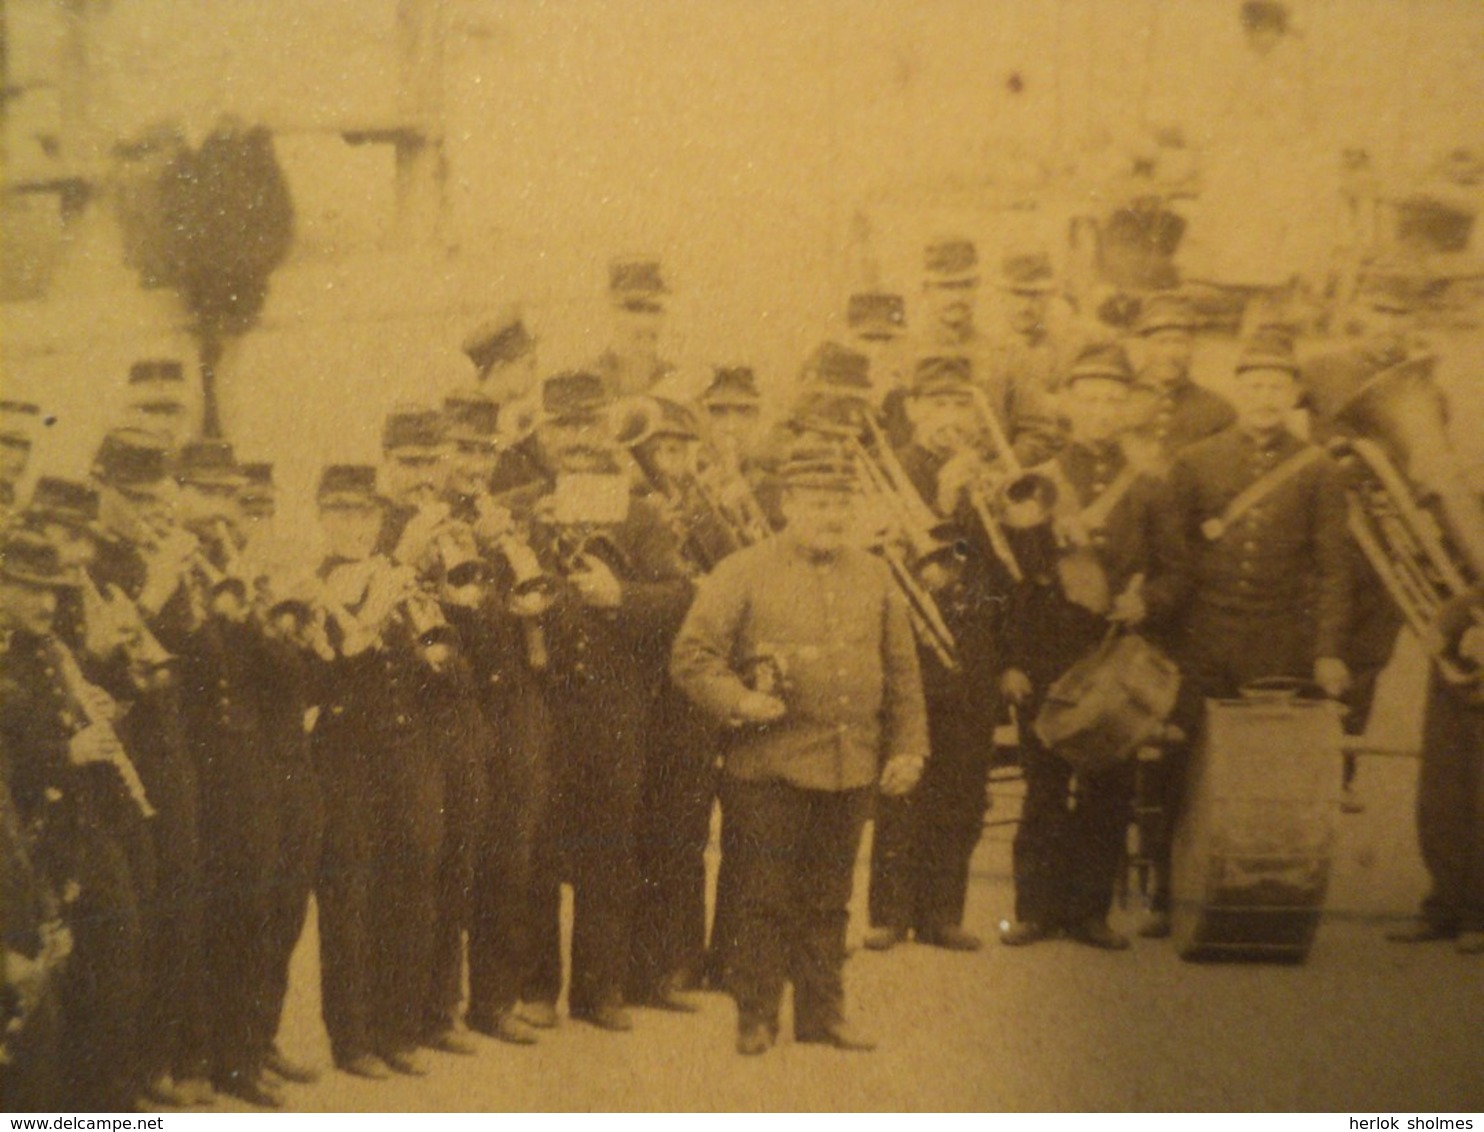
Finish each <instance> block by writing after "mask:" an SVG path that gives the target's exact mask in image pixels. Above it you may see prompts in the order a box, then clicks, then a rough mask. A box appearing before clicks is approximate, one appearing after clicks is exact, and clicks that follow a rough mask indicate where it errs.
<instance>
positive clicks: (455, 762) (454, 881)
mask: <svg viewBox="0 0 1484 1132" xmlns="http://www.w3.org/2000/svg"><path fill="white" fill-rule="evenodd" d="M429 710H430V713H431V715H430V721H431V722H432V723H433V724H434V730H435V733H434V735H433V736H432V737H431V738H432V741H433V743H434V753H435V754H436V755H437V757H438V760H439V762H440V764H441V768H442V774H443V797H444V813H443V824H444V830H443V833H444V836H443V849H442V852H441V853H440V854H439V860H438V877H437V884H436V908H435V911H434V921H433V941H432V948H433V954H432V970H431V972H430V973H429V977H428V1004H427V1011H426V1020H425V1029H426V1036H428V1037H430V1038H431V1037H436V1036H437V1035H438V1034H439V1033H441V1032H443V1031H444V1030H447V1029H449V1028H450V1027H451V1026H453V1025H454V1023H455V1022H456V1021H457V1020H458V1015H459V1003H460V1002H461V1001H462V999H463V993H464V987H463V983H464V978H463V976H464V933H465V931H466V930H467V929H468V927H469V924H470V920H471V916H472V912H473V904H474V855H475V845H476V843H477V842H476V838H477V836H478V826H479V824H480V823H481V822H482V821H483V819H484V816H485V791H486V782H485V778H486V774H487V767H488V762H489V750H488V748H489V746H490V743H491V735H490V733H489V730H488V728H487V727H486V726H485V723H484V716H483V714H482V712H481V711H480V708H479V705H478V704H477V703H476V702H475V701H474V699H473V698H472V696H468V695H466V696H463V697H462V698H461V700H460V701H459V702H454V703H440V704H435V705H429Z"/></svg>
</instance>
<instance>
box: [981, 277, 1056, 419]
mask: <svg viewBox="0 0 1484 1132" xmlns="http://www.w3.org/2000/svg"><path fill="white" fill-rule="evenodd" d="M996 289H997V290H998V291H999V295H1000V302H1001V305H1002V307H1003V309H1004V315H1005V323H1004V326H1003V328H1002V329H1001V331H1000V332H999V333H998V334H995V335H993V336H991V338H990V342H991V345H990V352H989V358H988V368H989V375H990V376H989V380H990V381H991V383H992V384H994V385H996V386H998V385H1004V384H1010V385H1014V386H1019V387H1021V388H1028V389H1039V390H1042V391H1050V390H1053V389H1055V388H1056V387H1057V385H1058V384H1059V383H1060V381H1061V379H1062V377H1063V376H1064V375H1065V374H1066V372H1067V367H1068V366H1069V365H1070V363H1071V361H1072V359H1073V358H1074V357H1075V356H1076V350H1075V346H1074V344H1073V343H1071V342H1069V341H1067V340H1066V336H1065V335H1064V334H1056V333H1053V332H1052V329H1051V302H1052V298H1053V296H1054V295H1055V294H1056V277H1055V274H1054V273H1053V271H1052V268H1051V258H1050V257H1049V256H1048V255H1047V254H1046V253H1045V252H1044V251H1017V252H1011V253H1009V254H1006V255H1005V256H1004V257H1003V258H1002V259H1001V261H1000V277H999V280H998V284H997V288H996Z"/></svg>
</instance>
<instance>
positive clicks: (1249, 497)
mask: <svg viewBox="0 0 1484 1132" xmlns="http://www.w3.org/2000/svg"><path fill="white" fill-rule="evenodd" d="M1323 455H1324V449H1323V448H1320V447H1319V446H1318V445H1310V446H1309V447H1307V448H1302V449H1300V450H1299V451H1297V452H1295V453H1294V454H1293V455H1292V456H1290V457H1288V459H1286V460H1284V461H1283V463H1281V464H1279V465H1278V466H1277V467H1276V468H1274V469H1273V470H1272V471H1270V472H1268V473H1267V474H1266V475H1264V476H1262V477H1260V478H1259V479H1257V480H1255V481H1254V482H1252V483H1250V484H1248V485H1247V488H1246V490H1245V491H1243V492H1241V493H1240V494H1239V495H1237V497H1236V498H1235V499H1233V500H1232V501H1231V502H1230V503H1228V504H1227V505H1226V509H1225V510H1224V511H1222V512H1221V514H1220V515H1213V516H1212V517H1211V518H1209V519H1207V520H1206V521H1205V522H1204V523H1202V524H1201V534H1203V535H1205V536H1206V539H1207V541H1209V542H1216V541H1218V540H1219V539H1220V538H1221V537H1222V536H1223V535H1224V534H1226V532H1227V531H1229V530H1230V529H1231V526H1232V524H1233V523H1235V522H1236V521H1237V520H1238V519H1240V518H1241V517H1242V516H1243V515H1245V514H1247V512H1248V511H1251V510H1252V508H1254V507H1256V506H1257V505H1258V504H1259V503H1261V502H1262V501H1263V500H1264V499H1266V498H1267V497H1268V496H1270V495H1272V494H1273V492H1275V491H1277V490H1278V489H1279V488H1280V487H1282V486H1283V485H1284V484H1286V483H1287V482H1288V481H1289V480H1291V479H1293V478H1294V477H1295V476H1297V475H1298V474H1299V473H1300V472H1302V471H1303V470H1304V469H1305V468H1307V467H1308V466H1309V465H1310V464H1312V463H1314V462H1315V461H1316V460H1319V459H1320V458H1321V457H1322V456H1323Z"/></svg>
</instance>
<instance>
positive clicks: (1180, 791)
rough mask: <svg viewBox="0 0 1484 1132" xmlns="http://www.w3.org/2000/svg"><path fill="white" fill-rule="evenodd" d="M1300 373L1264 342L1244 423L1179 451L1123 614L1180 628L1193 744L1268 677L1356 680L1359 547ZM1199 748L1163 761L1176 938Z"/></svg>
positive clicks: (1161, 906) (1164, 903) (1155, 919)
mask: <svg viewBox="0 0 1484 1132" xmlns="http://www.w3.org/2000/svg"><path fill="white" fill-rule="evenodd" d="M1300 388H1301V387H1300V385H1299V369H1298V364H1297V362H1296V361H1295V359H1294V356H1293V351H1292V348H1291V346H1289V345H1288V344H1287V343H1286V342H1285V341H1283V340H1281V339H1270V338H1260V339H1254V340H1253V341H1252V342H1251V343H1250V344H1249V345H1248V347H1247V348H1246V350H1245V351H1244V353H1243V355H1242V358H1241V359H1240V360H1239V362H1238V363H1237V373H1236V384H1235V396H1234V400H1235V403H1236V408H1237V414H1238V416H1237V423H1236V424H1234V425H1232V426H1231V427H1229V428H1227V429H1224V430H1223V431H1221V432H1219V433H1217V434H1216V435H1215V436H1212V437H1209V438H1207V439H1206V440H1203V441H1200V442H1199V443H1197V444H1193V445H1191V446H1190V447H1189V448H1187V449H1185V450H1184V451H1183V452H1181V453H1180V454H1179V455H1178V456H1177V457H1176V458H1175V463H1174V465H1173V467H1172V468H1171V470H1170V474H1169V480H1168V484H1167V487H1166V489H1165V491H1164V493H1163V500H1162V502H1161V505H1160V507H1159V508H1158V511H1157V515H1158V521H1157V522H1156V524H1155V532H1154V540H1153V553H1152V559H1151V564H1150V573H1149V580H1148V583H1147V584H1146V585H1145V587H1144V590H1143V593H1142V595H1140V594H1132V595H1130V599H1129V601H1128V603H1127V604H1126V605H1125V607H1124V609H1123V611H1122V612H1123V613H1124V615H1125V617H1126V619H1127V620H1129V621H1130V622H1131V623H1138V622H1139V621H1140V620H1141V617H1142V615H1143V614H1145V613H1147V614H1148V615H1149V617H1150V619H1151V621H1152V623H1153V624H1154V625H1156V626H1164V627H1165V631H1166V632H1168V633H1169V637H1168V639H1169V640H1170V641H1171V645H1172V650H1173V652H1174V655H1175V658H1176V660H1177V662H1178V663H1179V665H1180V669H1181V672H1182V674H1183V677H1184V679H1183V683H1182V686H1181V706H1179V707H1177V709H1176V722H1177V724H1178V725H1179V726H1180V727H1181V728H1182V729H1183V730H1185V732H1186V733H1187V734H1188V735H1190V736H1192V737H1193V736H1195V735H1196V733H1197V731H1198V729H1199V712H1200V705H1201V704H1202V703H1203V702H1204V701H1205V699H1207V698H1218V699H1219V698H1226V697H1231V696H1233V695H1235V694H1236V693H1237V692H1238V691H1239V690H1240V689H1241V687H1242V686H1243V685H1244V684H1247V683H1248V682H1250V681H1253V680H1256V679H1259V678H1262V677H1270V676H1290V677H1296V678H1301V679H1313V680H1314V681H1315V683H1316V684H1318V685H1319V686H1320V687H1321V688H1323V689H1324V691H1325V692H1326V694H1328V695H1332V696H1338V695H1340V694H1341V693H1342V692H1343V691H1344V689H1345V685H1346V684H1347V682H1348V677H1349V674H1348V671H1347V669H1346V666H1345V663H1344V661H1343V660H1342V659H1341V657H1342V656H1343V655H1344V651H1343V650H1344V645H1345V642H1344V632H1345V628H1346V626H1347V624H1348V620H1349V617H1350V602H1351V556H1350V555H1351V551H1350V546H1349V535H1348V533H1347V529H1346V519H1345V516H1346V500H1345V489H1344V484H1343V482H1342V480H1341V476H1340V471H1339V469H1338V468H1337V467H1336V465H1335V463H1334V462H1333V461H1332V460H1331V459H1330V458H1329V456H1328V455H1327V454H1326V453H1325V452H1324V451H1323V449H1320V448H1318V447H1317V446H1315V445H1312V444H1309V443H1307V442H1305V441H1303V440H1300V439H1299V438H1298V437H1297V436H1296V435H1295V434H1294V433H1293V432H1292V431H1291V430H1290V428H1289V424H1288V422H1289V417H1290V414H1291V413H1292V411H1293V409H1294V407H1295V405H1296V404H1297V401H1298V397H1299V392H1300ZM1188 759H1189V750H1188V748H1180V749H1175V750H1170V751H1168V752H1167V755H1166V775H1165V783H1164V798H1163V810H1164V832H1163V836H1162V837H1161V840H1160V843H1159V844H1158V845H1157V846H1156V878H1155V879H1156V889H1155V893H1154V901H1153V906H1152V909H1151V915H1150V917H1149V918H1148V920H1147V921H1146V922H1145V923H1144V924H1143V925H1141V928H1140V933H1141V934H1143V935H1148V936H1163V935H1167V934H1168V932H1169V892H1170V888H1169V850H1170V836H1171V833H1172V831H1173V828H1174V824H1175V823H1176V821H1177V820H1178V817H1179V810H1180V804H1181V801H1182V798H1183V795H1184V777H1185V775H1184V770H1185V767H1186V766H1187V765H1188Z"/></svg>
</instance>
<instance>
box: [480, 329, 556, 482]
mask: <svg viewBox="0 0 1484 1132" xmlns="http://www.w3.org/2000/svg"><path fill="white" fill-rule="evenodd" d="M536 344H537V343H536V339H535V338H534V337H532V335H531V332H530V331H529V330H528V329H527V328H526V324H525V320H524V319H523V318H522V317H521V315H520V312H519V311H517V310H516V309H515V308H514V307H511V308H507V309H506V310H504V311H502V312H501V313H500V314H498V315H497V316H495V317H494V318H492V319H491V320H489V321H488V322H486V323H483V324H482V325H480V326H479V327H478V328H477V329H475V330H474V331H473V332H472V333H471V334H470V335H469V336H468V337H467V338H466V339H465V340H464V353H465V354H466V355H467V356H468V358H469V360H470V361H471V362H473V363H474V369H475V371H476V381H477V384H478V388H479V390H480V392H481V393H483V394H484V396H485V397H486V398H487V399H488V400H489V401H491V402H493V403H494V404H495V406H496V407H497V408H498V410H499V412H500V413H501V414H502V416H507V417H509V419H511V420H513V419H515V418H516V417H518V416H519V415H520V413H521V410H522V409H523V408H524V407H526V406H528V405H529V404H530V403H531V399H532V398H533V397H535V396H536V395H537V369H536V366H537V354H536ZM501 431H502V433H504V434H505V435H504V437H503V440H504V443H502V444H501V446H500V450H499V456H498V459H497V461H496V464H495V467H494V469H493V471H492V472H491V473H490V476H489V485H488V490H489V491H490V492H492V493H494V494H496V495H498V494H500V493H502V492H506V491H513V490H514V489H515V488H517V487H521V486H523V485H525V484H528V483H532V482H534V481H536V480H538V479H540V478H541V467H540V463H539V461H538V460H537V458H536V454H535V453H534V451H532V449H533V444H532V442H531V440H530V437H529V436H528V435H520V434H519V433H518V430H516V429H514V428H503V427H502V430H501Z"/></svg>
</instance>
